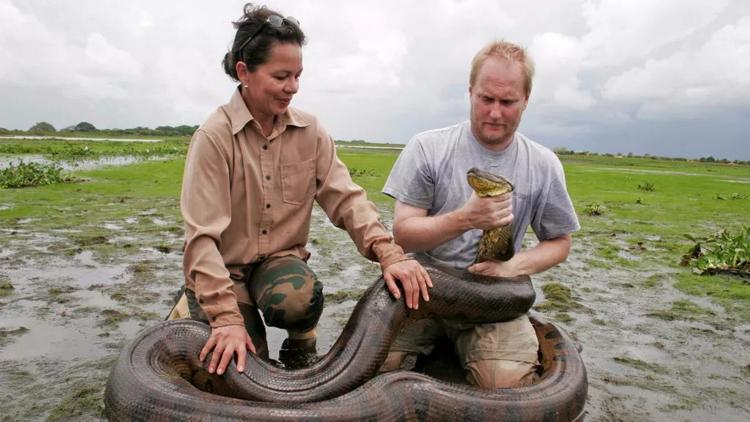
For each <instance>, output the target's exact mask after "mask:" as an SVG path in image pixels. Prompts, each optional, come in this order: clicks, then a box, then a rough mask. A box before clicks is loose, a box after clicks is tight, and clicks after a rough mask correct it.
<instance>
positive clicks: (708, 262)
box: [680, 226, 750, 279]
mask: <svg viewBox="0 0 750 422" xmlns="http://www.w3.org/2000/svg"><path fill="white" fill-rule="evenodd" d="M685 237H687V238H688V239H690V240H692V241H693V242H695V245H693V247H692V248H690V250H689V251H688V253H687V254H685V255H683V256H682V261H681V263H680V264H681V265H683V266H691V267H692V268H693V272H694V273H696V274H716V273H729V274H735V275H739V276H742V277H745V278H747V279H750V226H743V227H742V229H740V231H739V233H736V234H732V233H730V232H728V231H727V230H726V229H723V230H721V231H719V232H717V233H715V234H713V235H712V236H709V237H708V238H706V239H704V240H698V239H696V238H694V237H692V236H690V235H685Z"/></svg>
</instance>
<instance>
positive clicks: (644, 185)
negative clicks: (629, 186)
mask: <svg viewBox="0 0 750 422" xmlns="http://www.w3.org/2000/svg"><path fill="white" fill-rule="evenodd" d="M638 189H639V190H642V191H644V192H653V191H655V190H656V187H655V186H654V184H653V183H651V182H649V181H648V180H644V181H643V182H641V183H639V184H638Z"/></svg>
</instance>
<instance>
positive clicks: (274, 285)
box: [249, 256, 324, 331]
mask: <svg viewBox="0 0 750 422" xmlns="http://www.w3.org/2000/svg"><path fill="white" fill-rule="evenodd" d="M249 283H250V286H249V288H250V291H251V294H252V296H253V298H254V300H255V301H256V303H257V304H258V308H259V309H260V310H261V312H262V313H263V319H264V320H265V322H266V324H267V325H269V326H272V327H277V328H283V329H287V330H296V331H307V330H310V329H312V328H315V326H316V325H317V323H318V320H319V319H320V315H321V313H322V312H323V300H324V299H323V285H322V284H321V283H320V282H319V281H318V279H317V277H316V276H315V273H313V272H312V270H310V268H309V267H308V266H307V264H306V263H305V262H304V261H303V260H301V259H299V258H297V257H294V256H284V257H277V258H271V259H269V260H268V261H266V262H264V263H263V264H261V266H260V267H259V268H258V269H257V270H255V271H254V272H253V274H252V275H251V277H250V281H249Z"/></svg>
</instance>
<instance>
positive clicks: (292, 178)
mask: <svg viewBox="0 0 750 422" xmlns="http://www.w3.org/2000/svg"><path fill="white" fill-rule="evenodd" d="M314 192H315V159H314V158H313V159H310V160H307V161H301V162H299V163H291V164H282V165H281V196H282V198H283V199H284V202H286V203H287V204H292V205H301V204H304V203H305V202H307V201H308V200H309V199H310V198H312V196H313V193H314Z"/></svg>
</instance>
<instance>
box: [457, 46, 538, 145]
mask: <svg viewBox="0 0 750 422" xmlns="http://www.w3.org/2000/svg"><path fill="white" fill-rule="evenodd" d="M469 94H470V98H471V131H472V133H473V134H474V137H475V138H476V139H477V140H478V141H479V142H481V143H482V144H484V145H485V146H486V147H488V148H490V149H494V150H503V149H505V148H506V147H507V146H508V145H510V142H511V141H512V140H513V134H514V133H515V132H516V128H518V124H519V123H520V122H521V114H523V111H524V109H525V108H526V103H527V102H528V100H529V98H528V97H527V96H526V90H525V85H524V77H523V67H522V66H521V64H520V63H516V62H511V61H508V60H505V59H502V58H497V57H489V58H488V59H487V60H485V61H484V63H482V66H481V67H480V68H479V72H478V73H477V76H476V80H475V81H474V85H473V86H471V87H470V88H469Z"/></svg>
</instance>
